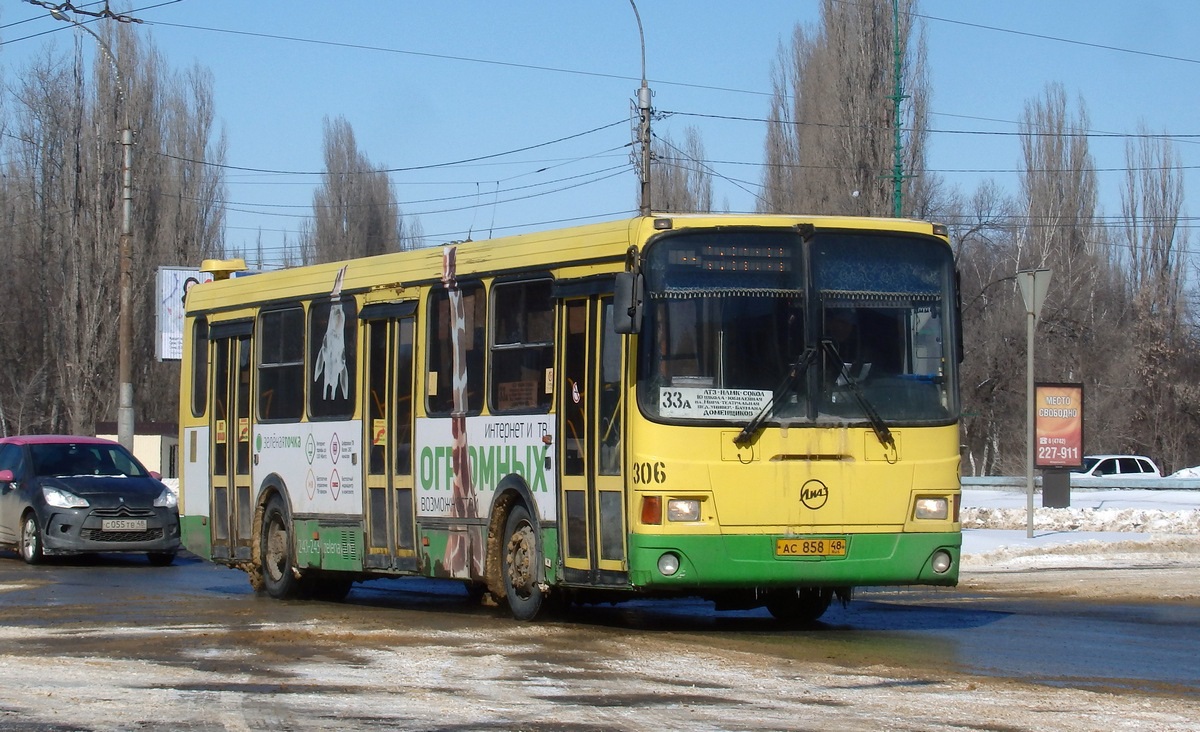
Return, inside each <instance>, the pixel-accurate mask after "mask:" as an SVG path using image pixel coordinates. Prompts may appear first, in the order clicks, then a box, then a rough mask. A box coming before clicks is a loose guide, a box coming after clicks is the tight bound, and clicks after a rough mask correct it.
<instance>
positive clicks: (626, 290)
mask: <svg viewBox="0 0 1200 732" xmlns="http://www.w3.org/2000/svg"><path fill="white" fill-rule="evenodd" d="M613 288H614V289H613V330H614V331H616V332H617V333H621V334H623V335H628V334H630V333H639V332H641V330H642V294H643V292H644V289H645V285H644V280H643V279H642V275H641V273H640V272H618V273H617V281H616V283H615V284H614V285H613Z"/></svg>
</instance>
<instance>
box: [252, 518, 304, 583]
mask: <svg viewBox="0 0 1200 732" xmlns="http://www.w3.org/2000/svg"><path fill="white" fill-rule="evenodd" d="M258 545H259V563H260V564H261V565H262V579H263V589H265V590H266V591H267V594H268V595H270V596H271V597H274V598H276V599H277V600H286V599H289V598H292V597H296V596H297V595H299V594H300V590H301V585H300V578H299V577H297V576H296V573H295V572H294V571H293V564H292V525H291V520H290V519H289V517H288V512H287V506H286V505H284V503H283V499H282V498H280V497H279V496H273V497H272V498H271V500H269V501H267V505H266V508H264V509H263V518H262V533H261V534H260V535H259V542H258Z"/></svg>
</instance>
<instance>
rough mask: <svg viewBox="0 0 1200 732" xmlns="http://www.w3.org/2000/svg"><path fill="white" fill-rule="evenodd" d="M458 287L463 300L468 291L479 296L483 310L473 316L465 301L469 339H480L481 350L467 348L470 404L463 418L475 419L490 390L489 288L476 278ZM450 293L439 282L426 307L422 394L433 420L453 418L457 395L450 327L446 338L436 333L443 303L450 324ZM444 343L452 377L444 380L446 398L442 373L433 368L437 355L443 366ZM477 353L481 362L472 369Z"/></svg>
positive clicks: (468, 401)
mask: <svg viewBox="0 0 1200 732" xmlns="http://www.w3.org/2000/svg"><path fill="white" fill-rule="evenodd" d="M455 287H456V289H458V290H459V291H460V292H462V293H463V296H464V299H465V298H466V296H467V295H468V291H469V294H470V295H471V296H472V297H478V300H477V302H478V303H479V304H478V305H476V309H478V310H480V311H481V312H478V313H474V314H472V313H471V312H470V308H469V307H466V303H465V302H464V316H465V317H466V320H467V333H468V337H470V338H471V339H472V340H473V341H474V340H475V339H476V338H477V339H478V341H479V344H478V345H479V347H478V348H464V352H465V355H467V356H468V359H467V365H466V368H467V405H466V407H467V408H466V410H465V411H464V415H465V416H468V417H473V416H477V415H479V414H482V413H483V405H484V402H485V401H486V399H485V398H484V397H485V395H486V390H487V375H488V364H487V351H488V340H487V338H488V336H487V319H488V288H487V287H486V286H485V285H484V282H483V280H481V279H475V278H472V279H468V280H460V281H458V282H456V284H455ZM449 293H450V290H449V288H447V287H446V286H445V285H444V284H441V283H439V284H436V285H433V286H431V287H430V288H429V292H428V293H427V294H426V298H425V306H426V311H425V312H426V315H425V325H426V327H425V337H426V340H425V347H424V350H425V358H424V362H423V363H422V364H421V368H422V370H423V375H422V378H423V379H424V383H423V384H422V385H421V387H422V388H421V393H422V394H423V395H424V402H425V414H426V415H427V416H430V417H450V416H452V415H453V413H454V393H453V392H454V376H453V374H452V373H450V371H449V370H450V369H452V368H453V358H454V357H453V354H452V352H451V351H452V349H453V339H452V336H451V333H450V330H449V327H447V329H446V333H445V334H444V336H443V334H440V333H435V329H436V327H437V326H438V325H439V324H440V323H439V319H440V317H441V311H440V310H439V308H440V306H441V305H442V303H443V302H444V303H445V307H446V318H447V321H449V319H450V317H451V316H450V312H449V311H450V297H449ZM481 329H482V331H483V332H482V333H479V332H478V331H480V330H481ZM443 340H444V341H445V345H446V346H447V351H446V353H445V356H446V358H447V359H448V363H447V364H446V369H447V373H448V374H449V377H448V378H446V379H445V380H444V381H445V388H446V393H445V395H443V394H442V393H441V388H442V384H441V382H442V381H443V379H442V378H441V372H440V371H434V370H432V369H431V368H430V367H431V366H432V363H431V361H432V359H433V357H434V355H435V354H437V355H438V356H439V364H438V365H439V366H441V363H440V357H441V355H442V354H441V347H442V345H443ZM474 351H478V357H477V358H478V360H477V362H476V364H475V365H474V368H472V364H471V357H472V356H474V353H473V352H474ZM434 374H438V378H437V382H436V383H434V382H433V379H432V378H431V377H433V375H434ZM473 375H474V376H477V379H473V378H472V376H473ZM431 386H433V387H435V388H432V389H431V388H430V387H431ZM434 399H437V400H439V403H438V404H437V408H435V405H434V401H433V400H434ZM443 400H444V401H446V404H447V405H446V406H445V408H442V404H441V402H442V401H443Z"/></svg>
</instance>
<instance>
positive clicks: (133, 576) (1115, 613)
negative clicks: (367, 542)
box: [0, 554, 1200, 731]
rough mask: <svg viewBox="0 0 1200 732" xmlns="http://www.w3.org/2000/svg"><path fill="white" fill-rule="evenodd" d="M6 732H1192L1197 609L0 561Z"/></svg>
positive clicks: (944, 594)
mask: <svg viewBox="0 0 1200 732" xmlns="http://www.w3.org/2000/svg"><path fill="white" fill-rule="evenodd" d="M0 668H3V669H4V672H3V673H4V683H2V684H0V729H5V730H8V729H13V730H29V731H33V730H110V729H122V730H124V729H196V730H247V729H250V730H257V729H275V730H293V729H294V730H309V729H312V730H317V729H322V730H324V729H335V728H336V729H413V730H476V729H481V730H509V729H521V730H547V731H549V730H564V731H575V730H614V729H622V730H642V729H677V730H709V729H728V730H742V729H747V730H749V729H781V730H809V729H832V728H837V729H842V730H859V729H861V730H879V729H912V730H938V729H945V730H950V729H963V728H967V729H1005V730H1008V729H1014V730H1019V729H1029V730H1034V729H1037V730H1044V729H1060V730H1099V729H1106V730H1107V729H1179V730H1184V729H1197V728H1200V607H1197V606H1196V604H1195V603H1190V602H1174V603H1161V602H1160V603H1148V602H1122V603H1119V604H1118V603H1104V602H1098V601H1094V600H1089V601H1080V600H1078V599H1075V600H1069V601H1068V600H1063V599H1047V598H1030V597H1022V596H1020V595H1019V594H1016V593H1013V592H1011V591H1009V592H1005V593H989V592H986V591H980V590H978V589H975V590H966V591H962V590H959V591H876V592H864V593H860V595H859V596H858V597H857V598H856V599H855V601H854V602H853V603H851V605H850V606H849V607H847V608H841V607H837V606H835V607H833V608H831V609H830V611H829V613H828V614H827V615H826V617H825V618H824V621H823V622H822V623H820V624H817V625H816V626H814V627H812V628H808V629H804V630H786V629H782V628H780V627H779V626H777V625H776V624H775V623H774V622H773V621H772V620H771V619H770V617H769V616H768V615H766V614H765V613H721V614H718V613H714V612H713V611H712V610H711V607H710V606H709V605H707V604H705V603H699V602H687V601H677V602H639V603H631V604H626V605H623V606H617V607H600V608H576V609H575V610H573V612H572V614H571V615H570V616H569V620H567V621H557V622H547V623H538V624H520V623H516V622H514V621H512V620H511V619H509V618H508V617H507V616H506V615H505V613H504V611H502V610H498V609H494V608H486V607H480V606H478V605H474V604H472V603H470V602H469V601H468V600H467V599H466V596H465V593H463V592H462V591H461V590H460V589H459V588H458V587H457V586H456V585H453V584H447V583H439V582H432V581H425V580H408V581H398V582H372V583H367V584H363V585H356V586H355V589H354V590H353V591H352V592H351V594H350V597H349V599H348V600H347V601H346V602H345V603H340V604H329V603H315V602H278V601H274V600H270V599H268V598H266V597H260V596H256V595H255V594H254V593H253V592H252V591H251V590H250V587H249V584H248V582H247V581H246V577H245V575H244V574H242V573H241V572H237V571H233V570H227V569H223V568H218V567H215V566H212V565H209V564H207V563H204V562H200V561H198V560H195V559H190V558H188V559H181V560H180V561H179V563H178V564H177V565H176V566H174V567H167V568H155V567H150V566H148V565H147V564H146V563H145V560H144V559H142V558H139V557H131V558H122V557H105V558H100V559H95V560H82V561H81V560H72V561H69V562H67V561H60V562H55V563H53V564H49V565H46V566H40V567H28V566H26V565H24V564H22V563H21V562H19V561H17V560H16V559H15V558H14V557H13V556H12V555H9V554H0Z"/></svg>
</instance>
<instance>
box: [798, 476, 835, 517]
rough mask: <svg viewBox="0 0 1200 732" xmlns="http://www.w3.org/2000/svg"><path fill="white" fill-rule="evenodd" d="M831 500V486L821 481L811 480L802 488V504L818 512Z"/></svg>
mask: <svg viewBox="0 0 1200 732" xmlns="http://www.w3.org/2000/svg"><path fill="white" fill-rule="evenodd" d="M828 500H829V486H827V485H825V484H824V483H822V482H821V481H819V480H810V481H808V482H807V483H805V484H804V485H803V486H801V487H800V502H801V503H803V504H804V506H805V507H806V508H808V509H810V510H813V511H816V510H817V509H818V508H820V507H822V506H824V505H825V502H826V501H828Z"/></svg>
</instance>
